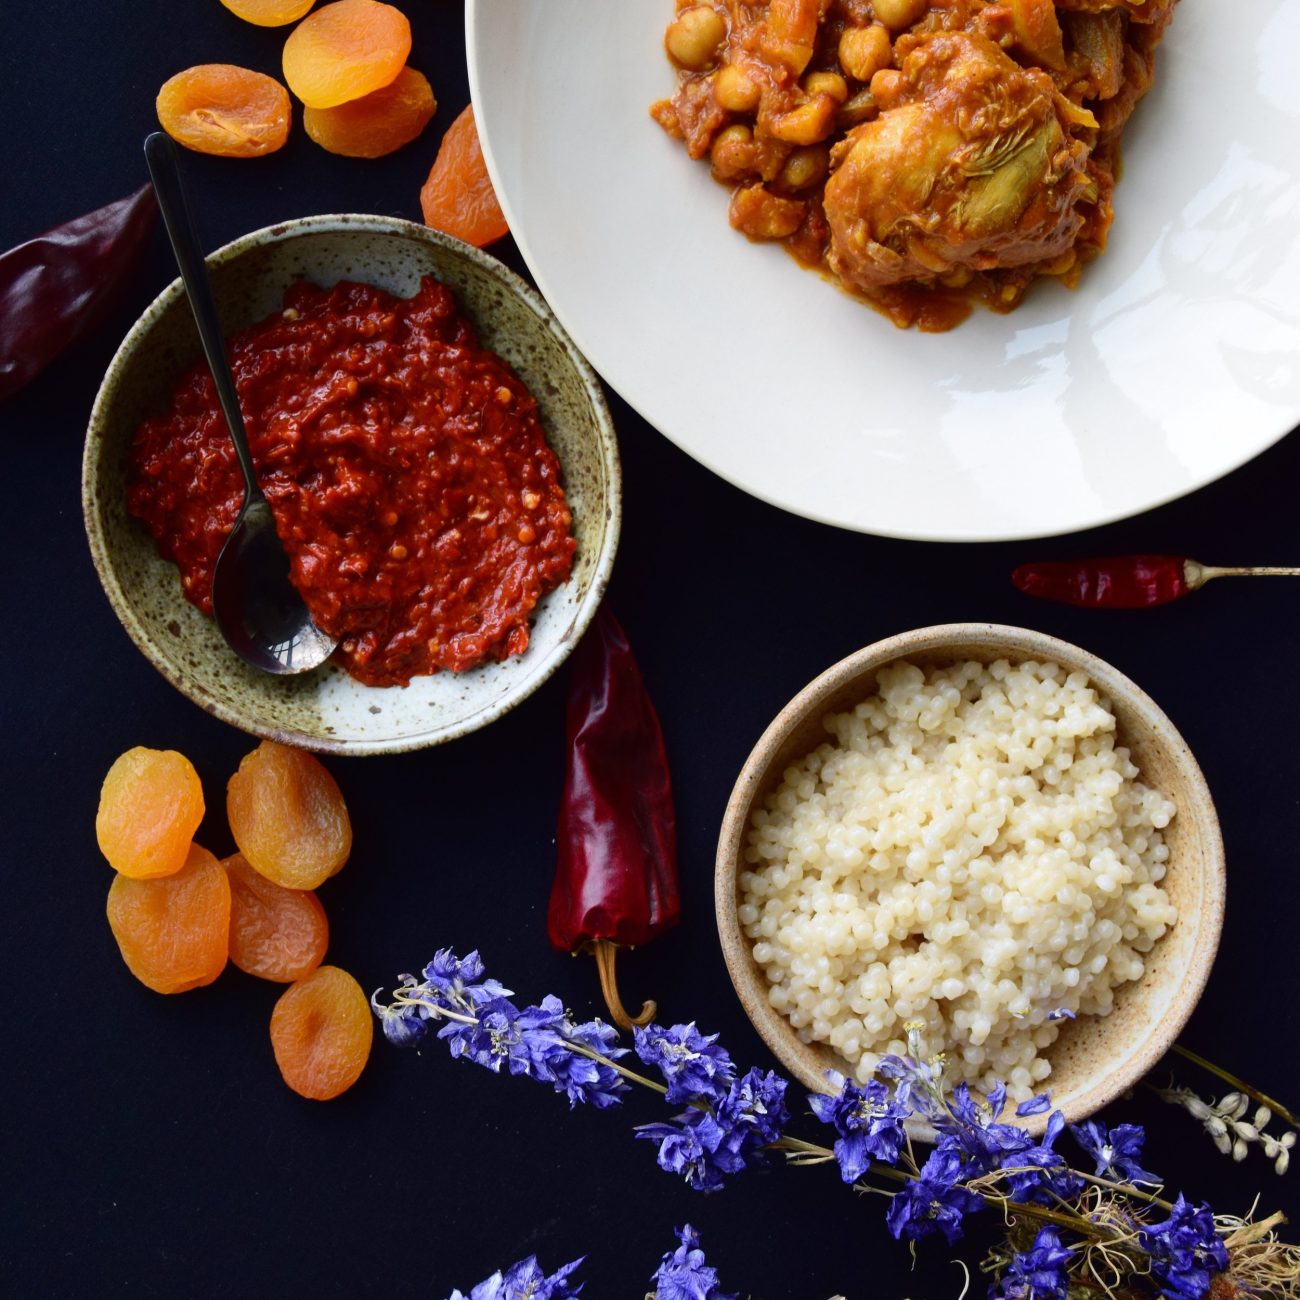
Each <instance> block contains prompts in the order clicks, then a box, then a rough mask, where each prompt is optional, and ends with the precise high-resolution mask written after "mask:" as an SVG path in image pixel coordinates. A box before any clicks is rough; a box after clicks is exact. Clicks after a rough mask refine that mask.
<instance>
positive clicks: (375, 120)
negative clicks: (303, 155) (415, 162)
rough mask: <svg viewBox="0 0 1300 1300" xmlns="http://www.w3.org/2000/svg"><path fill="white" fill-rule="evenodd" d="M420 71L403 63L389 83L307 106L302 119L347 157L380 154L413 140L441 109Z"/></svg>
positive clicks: (312, 133) (327, 144)
mask: <svg viewBox="0 0 1300 1300" xmlns="http://www.w3.org/2000/svg"><path fill="white" fill-rule="evenodd" d="M437 109H438V105H437V102H436V101H435V99H434V97H433V87H432V86H431V85H429V79H428V77H426V76H425V75H424V73H422V72H416V70H415V69H414V68H403V69H402V70H401V72H399V73H398V74H397V77H396V79H395V80H394V81H393V82H392V83H391V84H390V85H387V86H381V87H380V88H379V89H378V90H372V91H371V92H370V94H368V95H363V96H362V97H361V98H360V99H352V100H349V101H348V102H347V103H346V104H339V105H338V106H337V107H335V108H307V109H304V110H303V114H302V124H303V126H304V127H305V128H306V131H307V134H308V135H309V136H311V138H312V139H313V140H315V141H316V143H317V144H318V145H320V147H321V148H322V149H328V150H329V151H330V153H337V154H342V155H343V156H344V157H345V158H382V157H383V156H384V154H388V153H392V152H393V150H394V149H400V148H401V147H402V146H403V145H404V144H410V143H411V141H412V140H414V139H415V137H416V136H417V135H419V134H420V132H421V131H423V130H424V128H425V127H426V126H428V125H429V121H430V119H431V118H432V117H433V115H434V113H435V112H437Z"/></svg>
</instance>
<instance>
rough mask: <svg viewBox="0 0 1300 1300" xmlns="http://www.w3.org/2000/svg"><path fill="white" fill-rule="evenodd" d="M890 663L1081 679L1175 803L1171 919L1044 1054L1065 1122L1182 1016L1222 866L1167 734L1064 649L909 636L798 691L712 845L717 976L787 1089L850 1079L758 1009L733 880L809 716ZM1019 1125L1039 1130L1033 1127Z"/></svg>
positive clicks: (805, 741) (1192, 783) (1210, 924)
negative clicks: (1022, 670)
mask: <svg viewBox="0 0 1300 1300" xmlns="http://www.w3.org/2000/svg"><path fill="white" fill-rule="evenodd" d="M897 659H907V660H908V661H910V662H911V663H914V664H917V665H919V666H921V667H923V668H924V667H928V666H932V665H933V666H938V665H941V664H951V663H953V662H956V661H962V660H966V659H975V660H979V661H981V662H983V663H992V662H994V661H995V660H997V659H1007V660H1010V661H1011V662H1012V663H1022V662H1024V661H1026V660H1030V659H1033V660H1037V661H1039V662H1044V661H1054V662H1056V663H1059V664H1061V665H1062V666H1063V667H1064V668H1066V669H1067V670H1069V671H1076V670H1077V671H1082V672H1085V673H1087V674H1088V676H1089V677H1090V678H1091V680H1092V682H1093V684H1094V685H1095V686H1096V687H1097V688H1098V690H1099V691H1100V693H1101V694H1102V695H1104V696H1105V697H1107V698H1108V699H1109V700H1110V703H1111V707H1112V709H1113V710H1114V712H1115V716H1116V719H1117V721H1118V723H1119V737H1120V741H1121V743H1123V744H1124V745H1126V746H1127V747H1128V748H1129V750H1130V752H1131V753H1132V756H1133V761H1134V762H1135V763H1136V764H1137V766H1138V768H1139V770H1140V771H1141V774H1142V780H1143V781H1144V782H1146V783H1147V784H1149V785H1153V786H1155V787H1157V788H1159V789H1160V790H1162V791H1163V792H1164V793H1165V794H1167V795H1169V796H1170V798H1172V799H1173V800H1174V802H1175V803H1176V805H1177V808H1178V812H1177V815H1176V816H1175V817H1174V819H1173V821H1172V822H1171V823H1170V824H1169V827H1168V828H1167V829H1166V830H1165V832H1164V835H1165V842H1166V843H1167V844H1168V846H1169V863H1168V871H1167V875H1166V877H1165V879H1164V881H1163V886H1164V888H1165V889H1166V890H1167V891H1168V893H1169V895H1170V897H1171V899H1172V900H1173V902H1174V905H1175V906H1176V907H1177V909H1178V921H1177V923H1176V924H1175V926H1174V927H1173V929H1171V930H1170V931H1169V932H1168V933H1167V934H1166V935H1165V936H1164V937H1163V938H1162V939H1161V940H1160V941H1159V942H1158V943H1157V944H1156V946H1155V948H1154V949H1153V950H1152V952H1151V953H1150V954H1149V955H1148V956H1147V958H1146V969H1145V972H1144V974H1143V975H1142V978H1141V979H1139V980H1136V981H1134V982H1133V983H1129V984H1125V985H1122V986H1121V987H1120V988H1119V989H1117V990H1116V993H1115V1006H1114V1009H1113V1010H1112V1012H1111V1013H1110V1014H1109V1015H1107V1016H1104V1017H1098V1016H1092V1017H1081V1018H1080V1019H1078V1020H1076V1021H1069V1022H1066V1023H1065V1024H1063V1026H1062V1029H1061V1033H1060V1036H1059V1037H1058V1038H1057V1040H1056V1042H1055V1043H1053V1045H1052V1046H1051V1047H1050V1048H1048V1050H1047V1056H1048V1059H1049V1060H1050V1061H1051V1064H1052V1073H1051V1076H1050V1077H1049V1078H1048V1080H1047V1082H1046V1083H1045V1084H1044V1085H1043V1086H1044V1088H1045V1089H1046V1090H1048V1091H1050V1092H1051V1094H1052V1101H1053V1104H1054V1105H1055V1106H1056V1107H1057V1108H1059V1109H1060V1110H1063V1111H1064V1112H1065V1115H1066V1118H1067V1119H1069V1120H1070V1121H1072V1122H1075V1121H1078V1120H1080V1119H1083V1118H1084V1117H1085V1116H1087V1115H1090V1114H1091V1113H1092V1112H1093V1111H1095V1110H1098V1109H1100V1108H1101V1107H1102V1106H1104V1105H1106V1104H1107V1103H1108V1102H1110V1101H1113V1100H1114V1099H1115V1098H1116V1097H1118V1096H1119V1095H1120V1094H1121V1093H1122V1092H1124V1091H1125V1090H1127V1089H1128V1088H1131V1087H1132V1086H1133V1085H1134V1084H1135V1083H1136V1082H1137V1081H1138V1080H1139V1079H1140V1078H1142V1076H1143V1075H1145V1074H1146V1073H1147V1072H1148V1071H1149V1070H1150V1069H1151V1068H1152V1067H1153V1066H1154V1065H1155V1064H1156V1062H1157V1061H1159V1059H1160V1058H1161V1056H1163V1055H1164V1054H1165V1052H1166V1051H1167V1050H1168V1049H1169V1047H1170V1045H1171V1044H1172V1043H1173V1041H1174V1039H1175V1038H1177V1036H1178V1034H1179V1032H1180V1031H1181V1030H1182V1027H1183V1025H1184V1024H1185V1023H1186V1021H1187V1018H1188V1016H1190V1015H1191V1013H1192V1009H1193V1008H1194V1007H1195V1006H1196V1003H1197V1000H1198V999H1199V997H1200V995H1201V992H1202V990H1203V989H1204V987H1205V982H1206V980H1207V978H1208V977H1209V973H1210V967H1211V965H1212V964H1213V962H1214V955H1215V952H1216V951H1217V949H1218V945H1219V935H1220V931H1221V930H1222V928H1223V907H1224V890H1225V869H1224V856H1223V840H1222V836H1221V834H1220V831H1219V822H1218V818H1217V816H1216V814H1215V811H1214V804H1213V801H1212V800H1211V798H1210V792H1209V789H1208V788H1207V786H1206V784H1205V778H1204V776H1202V774H1201V770H1200V767H1199V766H1198V765H1197V762H1196V760H1195V758H1194V757H1193V756H1192V753H1191V751H1190V750H1189V749H1188V747H1187V744H1186V742H1185V741H1184V740H1183V738H1182V737H1181V736H1180V735H1179V734H1178V732H1177V731H1176V730H1175V728H1174V726H1173V723H1171V722H1170V721H1169V719H1168V718H1167V717H1166V716H1165V714H1164V713H1162V712H1161V710H1160V709H1159V708H1158V707H1157V705H1156V704H1155V702H1154V701H1153V700H1151V698H1150V697H1149V696H1147V695H1146V694H1145V693H1144V692H1143V691H1142V690H1140V689H1139V688H1138V687H1137V686H1136V685H1134V683H1133V682H1131V681H1130V680H1129V679H1128V678H1127V677H1125V676H1124V675H1123V674H1122V673H1120V672H1118V671H1117V670H1116V669H1114V668H1112V667H1111V666H1110V665H1109V664H1106V663H1104V662H1102V660H1100V659H1098V658H1097V657H1096V656H1095V655H1091V654H1089V653H1088V652H1087V651H1086V650H1081V649H1079V648H1078V647H1077V646H1073V645H1070V644H1069V643H1068V642H1065V641H1059V640H1057V639H1056V638H1054V637H1050V636H1045V635H1043V634H1042V633H1039V632H1031V631H1028V630H1026V629H1023V628H1014V627H1002V626H998V625H996V624H983V623H958V624H950V625H946V626H941V627H930V628H921V629H919V630H917V631H913V632H905V633H903V634H901V635H899V636H893V637H889V638H888V639H886V640H884V641H878V642H876V643H875V644H874V645H870V646H867V647H866V649H864V650H859V651H858V652H857V653H856V654H853V655H850V656H849V657H848V658H847V659H845V660H843V661H842V662H840V663H838V664H836V665H835V666H834V667H832V668H829V669H827V671H826V672H824V673H823V674H822V675H821V676H820V677H818V678H817V679H816V680H815V681H813V682H812V683H810V684H809V685H808V686H806V687H805V688H804V689H803V690H802V691H800V692H799V694H798V695H796V696H795V698H794V699H793V700H791V701H790V703H789V704H788V705H786V707H785V708H784V709H783V710H782V711H781V712H780V714H778V715H777V717H776V719H775V720H774V721H773V722H772V724H771V725H770V726H769V727H768V729H767V731H766V732H764V734H763V736H762V738H761V739H760V740H759V742H758V744H757V745H756V746H755V747H754V750H753V752H752V753H751V754H750V756H749V758H748V760H747V761H746V763H745V765H744V767H743V768H742V769H741V773H740V776H739V778H738V779H737V781H736V785H735V788H734V789H733V790H732V793H731V798H730V800H729V802H728V804H727V811H726V815H725V818H724V821H723V826H722V833H721V836H720V838H719V841H718V857H717V871H716V876H715V904H716V908H717V921H718V932H719V935H720V937H721V940H722V950H723V955H724V957H725V958H726V962H727V969H728V972H729V973H730V975H731V979H732V982H733V984H734V985H735V987H736V992H737V994H738V995H739V996H740V1000H741V1002H742V1003H743V1005H744V1007H745V1011H746V1012H747V1013H748V1015H749V1018H750V1020H752V1021H753V1023H754V1027H755V1028H756V1029H757V1030H758V1032H759V1034H760V1035H761V1036H762V1038H763V1040H764V1042H766V1043H767V1045H768V1047H769V1048H771V1050H772V1051H773V1053H775V1055H776V1056H777V1057H778V1058H779V1059H780V1061H781V1063H782V1064H783V1065H784V1066H785V1067H786V1069H787V1070H789V1071H790V1072H791V1073H792V1074H793V1075H794V1076H795V1077H796V1078H798V1079H799V1081H800V1082H802V1083H803V1084H805V1085H806V1086H807V1087H809V1088H812V1089H821V1090H824V1089H825V1086H826V1085H825V1075H826V1071H827V1070H832V1069H834V1070H840V1071H841V1072H843V1073H849V1074H851V1073H852V1070H851V1067H850V1066H849V1064H848V1063H847V1062H846V1061H845V1060H844V1058H843V1057H841V1056H840V1055H839V1053H838V1052H836V1051H835V1049H834V1048H832V1047H830V1046H829V1045H828V1044H825V1043H805V1042H803V1041H802V1040H801V1039H800V1038H799V1036H798V1033H797V1032H796V1031H795V1029H794V1028H793V1027H792V1026H791V1025H790V1023H789V1021H787V1020H786V1018H785V1017H784V1016H783V1015H782V1014H781V1013H780V1012H779V1011H777V1010H776V1009H775V1008H774V1007H772V1006H771V1004H770V1003H769V1002H768V996H767V994H768V984H767V980H766V978H765V976H764V974H763V971H762V969H761V968H760V967H759V965H758V963H757V962H756V961H755V960H754V957H753V953H752V951H751V944H750V941H749V939H747V938H746V937H745V935H744V933H743V932H742V930H741V927H740V922H739V920H738V917H737V912H736V909H737V906H738V902H739V899H738V889H739V876H740V873H741V871H743V870H744V860H743V859H744V847H745V838H746V833H747V830H748V827H749V823H750V818H751V815H752V813H753V810H754V809H755V808H756V807H758V806H760V805H761V804H762V801H763V799H764V798H765V796H766V795H767V794H768V793H769V792H770V791H771V790H772V789H773V788H774V787H775V786H776V785H778V784H779V783H780V780H781V776H782V773H783V772H784V770H785V768H786V767H787V766H789V764H790V763H792V762H794V761H797V760H798V759H800V758H802V757H803V756H804V755H806V754H808V753H809V752H811V751H812V750H813V749H815V748H816V747H817V746H818V745H819V744H821V743H822V742H823V741H824V740H825V739H826V738H827V737H826V732H825V730H824V728H823V726H822V719H823V718H825V716H826V715H827V714H828V713H838V712H842V711H845V710H848V709H851V708H852V707H853V706H854V705H856V704H858V703H859V702H860V701H861V700H863V699H865V698H867V697H868V696H870V695H872V694H874V693H875V691H876V674H877V672H878V671H879V670H880V669H881V668H882V667H884V666H885V665H886V664H888V663H891V662H893V661H895V660H897ZM1025 1123H1026V1126H1027V1127H1029V1128H1030V1129H1033V1130H1037V1131H1041V1129H1042V1127H1043V1125H1044V1123H1045V1118H1044V1117H1041V1116H1040V1117H1037V1118H1035V1119H1030V1120H1028V1121H1025Z"/></svg>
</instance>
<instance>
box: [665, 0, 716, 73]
mask: <svg viewBox="0 0 1300 1300" xmlns="http://www.w3.org/2000/svg"><path fill="white" fill-rule="evenodd" d="M726 36H727V24H726V22H725V20H724V19H723V17H722V15H721V14H720V13H718V12H717V10H716V9H712V8H710V7H709V6H708V5H692V6H691V7H690V8H689V9H683V10H682V11H681V13H679V14H678V15H677V17H676V18H675V19H674V20H673V22H671V23H669V25H668V30H667V32H665V33H664V47H665V48H666V49H667V51H668V53H669V54H670V55H671V56H672V57H673V58H674V59H675V60H676V61H677V62H678V63H679V64H681V66H682V67H683V68H687V69H689V70H690V71H691V72H703V71H704V70H705V68H707V67H709V66H710V65H711V64H712V63H713V62H714V60H716V59H717V57H718V48H719V46H721V44H722V42H723V41H724V40H725V39H726Z"/></svg>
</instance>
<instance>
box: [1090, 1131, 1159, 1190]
mask: <svg viewBox="0 0 1300 1300" xmlns="http://www.w3.org/2000/svg"><path fill="white" fill-rule="evenodd" d="M1070 1133H1071V1134H1072V1135H1073V1137H1074V1140H1075V1141H1076V1142H1077V1143H1078V1144H1079V1145H1080V1146H1081V1147H1082V1148H1083V1149H1084V1151H1086V1152H1087V1153H1088V1155H1090V1156H1091V1157H1092V1158H1093V1160H1094V1161H1095V1162H1096V1165H1097V1167H1096V1168H1095V1169H1094V1170H1093V1173H1094V1174H1096V1175H1097V1177H1098V1178H1116V1179H1118V1180H1119V1181H1121V1182H1124V1181H1126V1180H1127V1181H1128V1182H1130V1183H1150V1184H1151V1185H1152V1186H1159V1184H1160V1179H1159V1178H1158V1177H1157V1176H1156V1175H1155V1174H1150V1173H1147V1171H1146V1170H1145V1169H1143V1168H1142V1166H1141V1165H1139V1164H1138V1161H1139V1160H1141V1159H1142V1144H1143V1143H1144V1142H1145V1141H1146V1133H1145V1131H1144V1130H1143V1129H1142V1128H1141V1127H1140V1126H1139V1125H1137V1124H1116V1125H1115V1127H1114V1128H1112V1129H1107V1128H1106V1126H1105V1125H1104V1124H1099V1123H1098V1122H1097V1121H1096V1120H1095V1119H1090V1120H1085V1121H1084V1123H1082V1124H1071V1125H1070Z"/></svg>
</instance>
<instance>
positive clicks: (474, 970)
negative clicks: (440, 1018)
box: [424, 948, 510, 1010]
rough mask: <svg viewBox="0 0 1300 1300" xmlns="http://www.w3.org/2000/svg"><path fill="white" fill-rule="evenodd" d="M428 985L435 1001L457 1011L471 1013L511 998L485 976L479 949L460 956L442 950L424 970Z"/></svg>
mask: <svg viewBox="0 0 1300 1300" xmlns="http://www.w3.org/2000/svg"><path fill="white" fill-rule="evenodd" d="M424 981H425V986H426V987H427V988H428V990H429V992H430V993H431V994H432V995H433V998H434V1000H436V1001H437V1002H439V1003H441V1004H442V1005H444V1006H447V1007H451V1008H453V1009H455V1010H469V1009H472V1008H474V1007H477V1006H482V1005H483V1003H485V1002H493V1001H495V1000H497V999H498V998H508V997H509V996H510V990H509V989H508V988H504V987H503V986H502V985H501V984H499V983H497V981H496V980H491V979H485V978H484V976H483V959H482V958H481V957H480V956H479V955H478V949H477V948H475V949H474V951H473V952H471V953H469V954H467V955H466V956H465V957H457V956H456V954H455V953H454V952H452V951H451V949H450V948H441V949H439V951H438V952H437V953H436V954H435V955H434V958H433V960H432V961H431V962H430V963H429V964H428V965H427V966H426V967H425V968H424Z"/></svg>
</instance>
